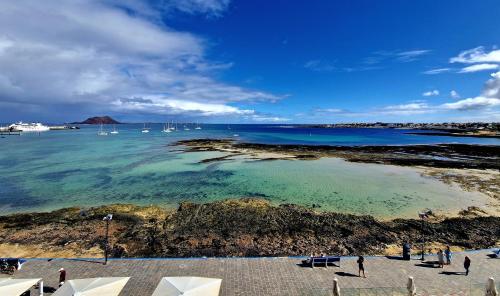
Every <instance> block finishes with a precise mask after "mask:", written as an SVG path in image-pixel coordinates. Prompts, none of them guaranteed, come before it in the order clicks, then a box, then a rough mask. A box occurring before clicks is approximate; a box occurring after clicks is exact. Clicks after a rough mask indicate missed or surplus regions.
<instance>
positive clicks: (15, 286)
mask: <svg viewBox="0 0 500 296" xmlns="http://www.w3.org/2000/svg"><path fill="white" fill-rule="evenodd" d="M41 280H42V279H11V278H6V279H0V295H2V296H18V295H21V294H22V293H24V292H26V291H27V290H29V289H30V288H31V287H33V286H34V285H36V283H38V282H39V281H41Z"/></svg>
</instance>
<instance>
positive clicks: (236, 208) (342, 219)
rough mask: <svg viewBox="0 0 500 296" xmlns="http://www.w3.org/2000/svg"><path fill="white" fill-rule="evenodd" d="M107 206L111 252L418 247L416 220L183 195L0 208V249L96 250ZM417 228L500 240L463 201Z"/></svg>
mask: <svg viewBox="0 0 500 296" xmlns="http://www.w3.org/2000/svg"><path fill="white" fill-rule="evenodd" d="M107 213H113V214H114V218H113V221H112V222H111V227H110V237H111V239H110V245H111V247H110V251H111V254H112V256H114V257H146V256H147V257H151V256H153V257H189V256H289V255H309V254H313V253H318V254H319V253H326V254H338V255H356V254H388V250H389V249H391V247H392V249H394V246H399V245H400V244H402V243H403V242H405V241H408V242H410V243H412V244H415V246H414V248H417V246H418V245H417V242H418V241H419V239H420V237H421V231H422V224H421V221H419V220H414V219H396V220H392V221H378V220H376V219H375V218H373V217H371V216H357V215H349V214H341V213H335V212H318V211H315V210H313V209H309V208H304V207H301V206H297V205H291V204H284V205H272V204H271V203H270V202H268V201H266V200H263V199H230V200H225V201H218V202H212V203H207V204H195V203H188V202H185V203H181V204H180V206H179V207H178V209H176V210H174V209H163V208H160V207H155V206H150V207H140V206H133V205H111V206H101V207H96V208H91V209H86V210H83V209H79V208H69V209H62V210H58V211H54V212H50V213H29V214H13V215H9V216H2V217H0V241H1V242H2V243H0V246H1V245H3V249H2V248H0V250H3V251H2V254H0V255H1V256H13V254H9V250H11V252H13V251H12V250H13V248H14V246H15V248H17V249H20V250H22V249H23V248H25V249H26V250H32V248H33V247H34V246H37V248H38V250H39V252H38V253H36V252H35V253H34V252H33V251H30V252H25V254H24V255H23V256H24V257H28V256H37V257H47V256H51V257H58V256H59V257H65V256H66V257H69V256H73V257H75V256H77V257H98V256H100V254H101V252H102V250H103V248H104V229H105V227H104V222H103V221H102V218H103V217H104V216H105V215H106V214H107ZM423 231H424V233H425V236H426V241H427V242H428V245H429V246H431V245H433V246H436V245H445V244H449V245H451V246H453V247H454V248H459V249H476V248H488V247H492V246H494V245H495V244H496V243H497V242H498V241H499V240H500V217H485V216H483V215H482V213H481V212H480V211H475V210H474V209H469V210H468V211H464V212H462V216H460V217H453V218H439V219H438V218H434V219H430V220H429V221H426V222H425V223H424V228H423ZM30 248H31V249H30ZM396 250H399V247H398V248H397V249H396ZM18 254H19V253H18ZM21 254H22V253H21Z"/></svg>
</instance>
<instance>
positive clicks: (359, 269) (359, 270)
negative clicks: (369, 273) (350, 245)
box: [356, 256, 366, 278]
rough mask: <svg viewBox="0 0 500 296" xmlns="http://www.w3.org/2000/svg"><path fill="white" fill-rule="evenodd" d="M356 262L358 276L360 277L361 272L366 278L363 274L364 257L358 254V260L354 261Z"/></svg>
mask: <svg viewBox="0 0 500 296" xmlns="http://www.w3.org/2000/svg"><path fill="white" fill-rule="evenodd" d="M356 262H357V263H358V276H359V277H361V272H363V277H364V278H366V275H365V265H364V263H365V258H363V256H359V257H358V261H356Z"/></svg>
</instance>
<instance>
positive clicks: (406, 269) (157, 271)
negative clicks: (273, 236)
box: [15, 250, 500, 296]
mask: <svg viewBox="0 0 500 296" xmlns="http://www.w3.org/2000/svg"><path fill="white" fill-rule="evenodd" d="M490 253H491V251H486V250H485V251H478V252H471V253H467V255H468V256H469V257H470V258H471V260H472V265H471V266H472V268H471V273H470V275H469V276H465V275H464V274H463V271H464V270H463V267H462V263H463V259H464V256H465V254H464V253H460V254H454V256H453V262H452V265H451V266H445V268H444V269H441V268H437V267H432V264H428V263H423V264H422V263H421V262H420V260H416V259H413V260H411V261H402V260H398V259H390V258H386V257H368V258H366V263H365V268H366V275H367V278H366V279H364V278H358V277H357V273H358V271H357V264H356V258H350V257H348V258H342V260H341V267H340V268H339V267H328V268H324V267H317V268H314V269H312V268H310V267H302V266H301V265H300V262H301V260H300V259H295V258H258V259H253V258H234V259H233V258H231V259H167V260H165V259H163V260H111V261H109V262H108V265H106V266H104V265H103V264H102V263H100V262H95V261H94V262H92V261H82V260H68V259H65V260H61V259H55V260H51V261H48V260H45V259H44V260H30V261H28V262H27V263H25V264H24V265H23V268H22V270H20V271H18V272H16V274H15V278H31V277H42V278H43V279H44V283H45V286H46V287H57V280H58V270H59V268H61V267H64V268H65V269H66V270H67V279H77V278H90V277H104V276H131V277H132V278H131V279H130V281H129V282H128V283H127V285H126V286H125V289H124V290H123V291H122V293H121V294H120V295H121V296H126V295H134V296H135V295H145V296H147V295H151V294H152V292H153V290H154V289H155V287H156V285H157V284H158V282H159V281H160V278H161V277H163V276H203V277H215V278H222V279H223V280H222V288H221V295H331V294H330V293H331V289H332V280H333V278H335V277H336V278H338V280H339V283H340V286H341V288H344V289H345V290H344V291H343V292H344V293H343V295H401V294H399V293H395V290H394V289H385V290H384V291H382V290H383V289H379V290H378V291H377V292H379V293H377V294H374V293H373V292H374V290H352V289H347V288H374V287H388V288H389V287H392V288H397V287H399V288H404V287H405V285H406V281H407V278H408V276H413V277H414V278H415V280H416V286H417V288H418V289H419V295H471V294H470V292H469V291H470V288H471V284H479V286H480V288H481V289H482V287H483V285H484V284H485V283H486V281H487V279H488V277H491V276H494V277H495V278H496V280H497V283H498V281H500V259H492V258H489V257H488V256H487V255H488V254H490ZM427 258H428V259H429V261H434V260H435V259H436V257H435V256H428V257H427ZM424 285H425V286H427V287H428V288H427V289H426V292H425V293H424V291H423V289H422V288H423V286H424ZM400 291H404V290H403V289H400ZM483 291H484V290H483ZM360 292H361V294H360ZM32 295H37V294H34V293H32ZM47 295H50V293H47ZM473 295H475V294H473ZM479 295H481V294H479ZM483 295H484V294H483Z"/></svg>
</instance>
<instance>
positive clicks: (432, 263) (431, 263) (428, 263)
mask: <svg viewBox="0 0 500 296" xmlns="http://www.w3.org/2000/svg"><path fill="white" fill-rule="evenodd" d="M415 266H418V267H427V268H439V262H438V261H424V262H422V263H417V264H415Z"/></svg>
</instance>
